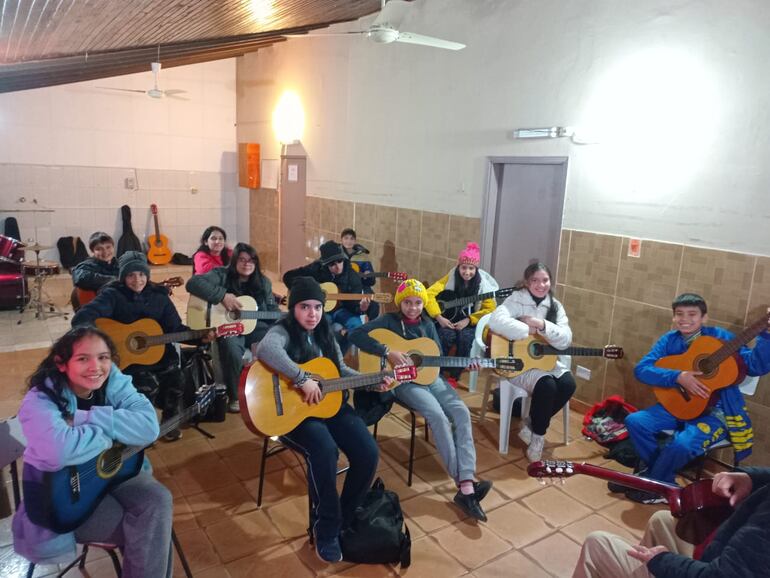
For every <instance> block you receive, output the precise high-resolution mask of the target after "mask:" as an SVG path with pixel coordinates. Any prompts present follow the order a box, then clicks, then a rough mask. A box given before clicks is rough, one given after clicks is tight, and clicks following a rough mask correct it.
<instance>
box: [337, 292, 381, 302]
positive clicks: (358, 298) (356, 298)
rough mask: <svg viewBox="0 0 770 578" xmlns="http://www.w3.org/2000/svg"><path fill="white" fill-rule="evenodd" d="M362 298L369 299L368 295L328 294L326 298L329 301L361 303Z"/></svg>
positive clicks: (369, 295)
mask: <svg viewBox="0 0 770 578" xmlns="http://www.w3.org/2000/svg"><path fill="white" fill-rule="evenodd" d="M364 297H369V298H370V299H371V297H372V296H371V294H369V293H329V294H328V295H327V296H326V298H327V299H328V300H330V301H361V299H363V298H364Z"/></svg>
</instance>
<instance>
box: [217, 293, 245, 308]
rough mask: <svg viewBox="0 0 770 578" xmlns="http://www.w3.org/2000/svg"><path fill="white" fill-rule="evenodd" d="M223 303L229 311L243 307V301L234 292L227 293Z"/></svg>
mask: <svg viewBox="0 0 770 578" xmlns="http://www.w3.org/2000/svg"><path fill="white" fill-rule="evenodd" d="M222 305H223V306H224V308H225V309H227V310H228V311H240V310H241V309H243V305H241V302H240V301H238V298H237V297H236V296H235V295H233V294H232V293H225V296H224V297H223V298H222Z"/></svg>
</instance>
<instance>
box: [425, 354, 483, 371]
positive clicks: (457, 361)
mask: <svg viewBox="0 0 770 578" xmlns="http://www.w3.org/2000/svg"><path fill="white" fill-rule="evenodd" d="M421 360H422V361H421V363H420V367H468V365H469V364H470V363H471V361H475V362H477V363H478V364H479V366H480V367H489V368H492V369H495V368H496V367H497V359H489V358H486V357H480V358H476V357H450V356H445V355H427V356H424V357H421Z"/></svg>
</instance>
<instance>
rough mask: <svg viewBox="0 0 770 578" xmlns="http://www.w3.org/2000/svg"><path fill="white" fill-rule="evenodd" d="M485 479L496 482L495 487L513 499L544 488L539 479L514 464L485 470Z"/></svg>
mask: <svg viewBox="0 0 770 578" xmlns="http://www.w3.org/2000/svg"><path fill="white" fill-rule="evenodd" d="M483 479H485V480H491V481H492V482H494V484H495V485H494V488H495V489H496V490H497V491H498V492H500V493H502V494H503V495H504V496H506V497H507V498H509V499H511V500H517V499H519V498H521V497H523V496H526V495H528V494H531V493H533V492H539V491H540V490H542V489H543V486H541V485H540V484H539V483H538V482H537V480H535V479H533V478H530V477H529V476H528V475H527V472H526V471H525V470H523V469H522V468H521V467H519V466H517V465H514V464H505V465H504V466H500V467H497V468H494V469H492V470H488V471H486V472H484V475H483Z"/></svg>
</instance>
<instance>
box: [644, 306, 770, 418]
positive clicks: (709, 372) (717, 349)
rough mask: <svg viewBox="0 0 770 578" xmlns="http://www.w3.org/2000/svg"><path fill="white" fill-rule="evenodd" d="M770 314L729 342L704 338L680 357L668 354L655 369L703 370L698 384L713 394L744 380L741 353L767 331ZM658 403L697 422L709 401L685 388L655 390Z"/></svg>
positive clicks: (691, 345) (676, 414)
mask: <svg viewBox="0 0 770 578" xmlns="http://www.w3.org/2000/svg"><path fill="white" fill-rule="evenodd" d="M768 317H770V314H769V315H763V316H762V317H761V318H759V319H757V320H756V321H755V322H754V323H752V324H751V325H749V326H748V327H747V328H746V329H744V330H743V331H741V332H740V333H739V334H738V335H736V336H735V337H734V338H732V339H731V340H730V341H728V342H727V343H724V342H722V341H720V340H719V339H717V338H716V337H711V336H709V335H701V336H700V337H698V338H697V339H695V340H694V341H693V342H692V343H691V344H690V347H688V348H687V351H685V352H684V353H682V354H681V355H669V356H667V357H662V358H660V359H659V360H658V361H656V362H655V367H662V368H665V369H677V370H679V371H700V372H701V373H703V375H700V376H698V381H700V382H701V383H702V384H703V385H705V386H706V387H707V388H708V389H709V390H711V393H714V392H715V391H717V390H719V389H723V388H725V387H729V386H731V385H734V384H736V383H740V382H741V381H743V378H744V377H746V368H745V365H744V363H743V359H741V356H740V354H739V353H738V351H739V350H740V348H741V347H743V346H744V345H746V344H747V343H748V342H749V341H751V340H752V339H754V338H755V337H756V336H757V335H759V334H760V333H762V331H764V330H765V329H766V328H767V319H768ZM652 390H653V393H654V394H655V397H656V398H657V399H658V402H660V404H661V405H662V406H663V407H665V408H666V409H667V410H668V411H669V413H671V415H673V416H674V417H677V418H679V419H682V420H688V419H695V418H696V417H698V416H699V415H701V414H702V413H703V412H704V411H706V408H707V407H708V403H709V399H708V398H702V397H698V396H696V395H690V393H689V392H688V391H687V390H686V389H684V388H683V387H682V386H676V387H653V388H652Z"/></svg>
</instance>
